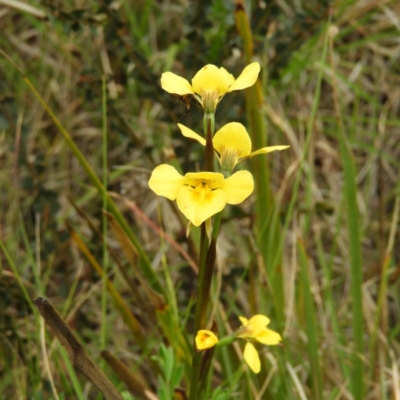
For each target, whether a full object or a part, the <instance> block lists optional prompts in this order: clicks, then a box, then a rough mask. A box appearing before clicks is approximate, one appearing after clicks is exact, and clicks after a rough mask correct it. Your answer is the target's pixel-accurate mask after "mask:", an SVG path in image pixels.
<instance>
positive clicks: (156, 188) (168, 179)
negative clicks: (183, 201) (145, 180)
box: [149, 164, 185, 200]
mask: <svg viewBox="0 0 400 400" xmlns="http://www.w3.org/2000/svg"><path fill="white" fill-rule="evenodd" d="M184 180H185V178H184V177H183V176H182V175H181V174H180V173H179V172H178V171H177V170H176V169H175V168H174V167H171V166H170V165H167V164H161V165H159V166H158V167H156V168H155V169H154V170H153V172H152V174H151V177H150V180H149V187H150V189H151V190H152V191H153V192H155V193H156V194H158V195H159V196H163V197H166V198H167V199H170V200H175V199H176V196H177V193H178V191H179V189H180V188H181V187H182V186H183V182H184Z"/></svg>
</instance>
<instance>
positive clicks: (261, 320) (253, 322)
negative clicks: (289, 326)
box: [248, 314, 270, 330]
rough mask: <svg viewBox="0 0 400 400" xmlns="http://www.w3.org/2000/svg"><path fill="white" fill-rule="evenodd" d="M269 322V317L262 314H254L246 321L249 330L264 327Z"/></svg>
mask: <svg viewBox="0 0 400 400" xmlns="http://www.w3.org/2000/svg"><path fill="white" fill-rule="evenodd" d="M269 323H270V319H269V318H268V317H266V316H265V315H262V314H257V315H254V317H251V318H250V320H249V323H248V327H249V328H250V329H251V330H259V329H264V328H265V327H266V326H267V325H268V324H269Z"/></svg>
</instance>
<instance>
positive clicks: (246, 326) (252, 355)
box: [237, 314, 282, 374]
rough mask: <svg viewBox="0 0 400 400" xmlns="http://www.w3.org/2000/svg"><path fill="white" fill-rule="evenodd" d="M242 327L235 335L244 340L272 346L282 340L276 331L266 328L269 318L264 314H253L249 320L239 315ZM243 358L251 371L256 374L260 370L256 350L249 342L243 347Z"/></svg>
mask: <svg viewBox="0 0 400 400" xmlns="http://www.w3.org/2000/svg"><path fill="white" fill-rule="evenodd" d="M239 319H240V321H241V322H242V327H241V328H240V329H239V331H238V334H237V337H239V338H243V339H246V340H256V341H257V342H260V343H263V344H266V345H269V346H273V345H276V344H279V343H280V342H281V341H282V337H281V335H280V334H279V333H278V332H275V331H272V330H271V329H268V328H267V325H268V324H269V322H270V320H269V318H268V317H266V316H265V315H261V314H258V315H255V316H254V317H252V318H250V319H249V320H248V319H247V318H244V317H239ZM243 356H244V360H245V361H246V363H247V365H248V366H249V367H250V368H251V369H252V371H253V372H254V373H256V374H258V373H259V372H260V370H261V362H260V357H259V355H258V352H257V350H256V348H255V347H254V345H253V344H252V343H251V342H249V341H248V342H247V343H246V346H245V348H244V353H243Z"/></svg>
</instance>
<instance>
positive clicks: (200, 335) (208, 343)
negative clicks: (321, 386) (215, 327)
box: [195, 329, 218, 351]
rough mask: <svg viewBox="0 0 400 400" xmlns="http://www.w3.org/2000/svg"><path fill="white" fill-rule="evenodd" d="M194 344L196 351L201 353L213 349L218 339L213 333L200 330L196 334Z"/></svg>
mask: <svg viewBox="0 0 400 400" xmlns="http://www.w3.org/2000/svg"><path fill="white" fill-rule="evenodd" d="M195 342H196V349H197V350H198V351H201V350H206V349H209V348H211V347H214V346H215V345H216V344H217V343H218V338H217V336H216V335H215V333H214V332H211V331H208V330H206V329H202V330H200V331H198V332H197V335H196V338H195Z"/></svg>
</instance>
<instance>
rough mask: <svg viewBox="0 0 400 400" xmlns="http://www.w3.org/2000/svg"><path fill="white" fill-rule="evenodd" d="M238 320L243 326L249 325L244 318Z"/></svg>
mask: <svg viewBox="0 0 400 400" xmlns="http://www.w3.org/2000/svg"><path fill="white" fill-rule="evenodd" d="M239 319H240V322H241V323H242V325H243V326H246V325H247V324H248V323H249V320H248V319H247V318H245V317H239Z"/></svg>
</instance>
